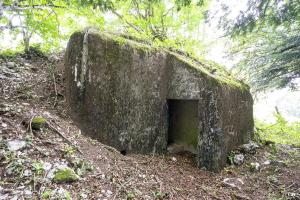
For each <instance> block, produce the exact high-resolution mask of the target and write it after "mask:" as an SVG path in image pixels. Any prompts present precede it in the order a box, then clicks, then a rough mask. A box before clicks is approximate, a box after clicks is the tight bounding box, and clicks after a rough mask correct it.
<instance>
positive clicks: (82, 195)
mask: <svg viewBox="0 0 300 200" xmlns="http://www.w3.org/2000/svg"><path fill="white" fill-rule="evenodd" d="M80 197H81V198H82V199H87V198H88V195H87V194H85V193H81V194H80Z"/></svg>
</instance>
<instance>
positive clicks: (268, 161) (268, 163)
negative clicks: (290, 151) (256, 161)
mask: <svg viewBox="0 0 300 200" xmlns="http://www.w3.org/2000/svg"><path fill="white" fill-rule="evenodd" d="M262 164H263V165H270V164H271V161H270V160H266V161H265V162H263V163H262Z"/></svg>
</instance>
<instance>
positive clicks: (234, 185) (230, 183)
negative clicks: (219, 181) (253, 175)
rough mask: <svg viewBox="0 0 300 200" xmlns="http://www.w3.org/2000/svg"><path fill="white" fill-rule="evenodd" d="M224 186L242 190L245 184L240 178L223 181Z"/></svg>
mask: <svg viewBox="0 0 300 200" xmlns="http://www.w3.org/2000/svg"><path fill="white" fill-rule="evenodd" d="M223 184H224V185H226V186H230V187H232V188H238V189H241V187H242V186H243V185H244V182H243V181H242V179H240V178H225V179H224V180H223Z"/></svg>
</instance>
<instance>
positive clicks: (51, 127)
mask: <svg viewBox="0 0 300 200" xmlns="http://www.w3.org/2000/svg"><path fill="white" fill-rule="evenodd" d="M46 124H47V125H48V127H49V128H50V129H51V130H53V131H54V132H55V133H56V134H58V135H59V136H60V137H61V138H63V139H64V140H65V141H66V142H67V143H68V144H69V145H71V146H73V147H74V148H75V149H76V150H77V151H78V152H79V153H80V154H81V155H83V152H82V151H81V150H80V149H79V147H78V146H77V145H75V144H74V143H73V142H71V141H70V140H69V139H68V138H66V137H65V136H64V135H63V134H62V133H61V132H60V131H59V130H57V129H56V128H55V127H54V126H52V125H51V124H50V123H49V122H46Z"/></svg>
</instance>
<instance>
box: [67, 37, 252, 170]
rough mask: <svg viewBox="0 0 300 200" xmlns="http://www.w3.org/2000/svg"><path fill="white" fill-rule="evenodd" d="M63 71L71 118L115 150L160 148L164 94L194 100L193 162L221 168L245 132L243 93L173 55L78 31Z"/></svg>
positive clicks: (248, 103) (248, 114)
mask: <svg viewBox="0 0 300 200" xmlns="http://www.w3.org/2000/svg"><path fill="white" fill-rule="evenodd" d="M65 68H66V69H65V76H66V82H67V87H66V96H67V102H68V105H69V107H70V114H71V117H72V119H73V120H74V121H75V123H76V124H77V125H78V126H79V127H80V128H81V129H82V131H83V132H84V133H86V134H88V135H89V136H91V137H93V138H96V139H98V140H99V141H101V142H103V143H105V144H107V145H110V146H113V147H115V148H117V149H118V150H120V151H124V150H125V151H126V152H129V153H130V152H139V153H152V152H157V153H163V152H165V150H166V147H167V137H168V136H167V133H168V109H167V99H195V100H198V101H199V105H198V109H199V111H198V113H199V115H198V116H199V137H198V151H199V155H198V159H197V160H198V164H199V167H206V168H207V169H210V170H217V169H219V168H220V167H221V166H224V164H225V161H226V154H227V153H228V152H229V151H230V150H231V149H233V148H235V147H236V146H237V145H239V144H241V143H243V142H246V141H247V139H248V138H250V137H251V135H252V129H253V116H252V103H253V102H252V98H251V95H250V93H249V91H248V90H245V89H241V88H238V87H236V86H231V85H229V84H226V83H222V82H220V81H218V80H216V79H215V78H213V77H212V76H209V75H207V74H205V73H203V72H201V71H199V70H197V69H195V68H194V67H192V66H191V64H189V63H188V62H185V61H184V60H182V59H179V56H177V55H176V54H174V53H170V52H166V51H158V50H155V49H154V48H150V47H148V46H146V45H141V44H138V43H136V42H133V41H128V40H120V39H119V38H118V39H116V38H114V36H110V35H106V34H98V33H95V32H89V33H88V34H85V33H83V32H77V33H75V34H73V35H72V37H71V38H70V41H69V43H68V47H67V51H66V55H65Z"/></svg>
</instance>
